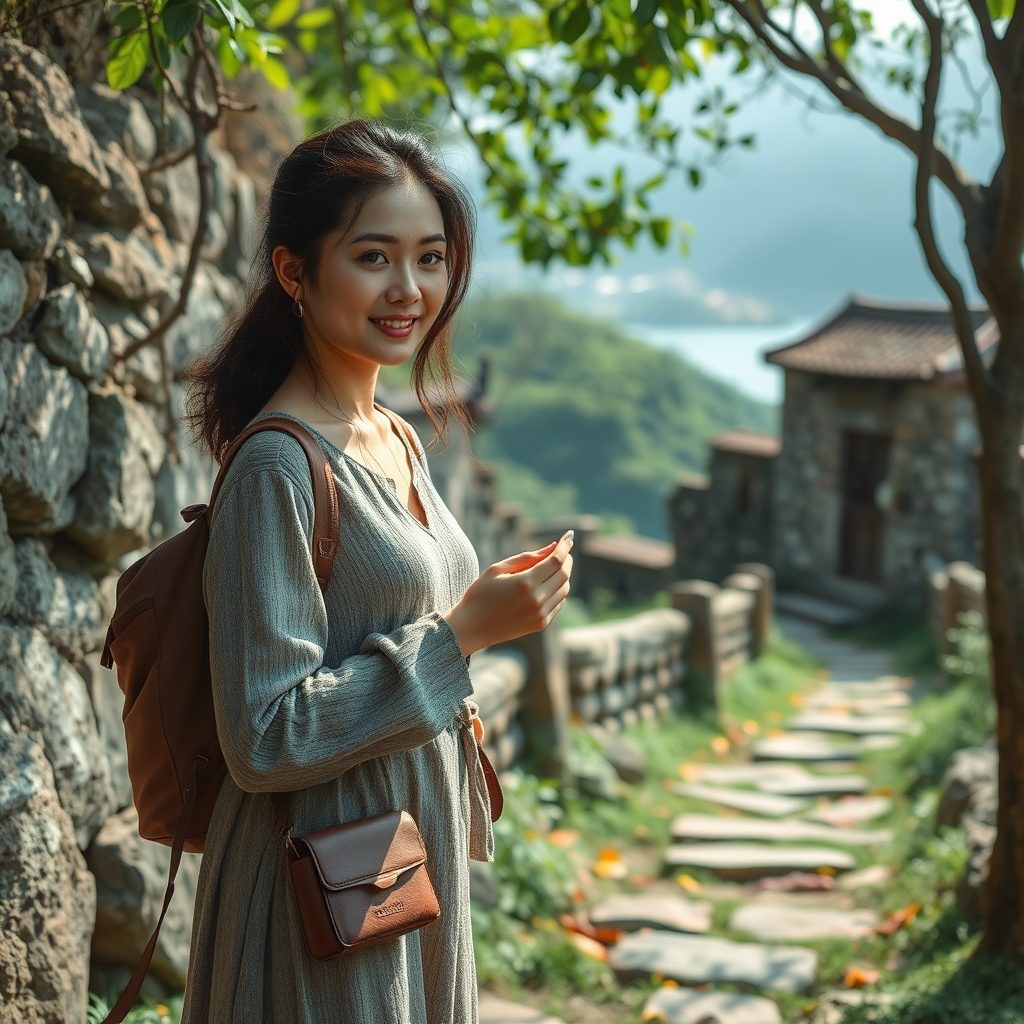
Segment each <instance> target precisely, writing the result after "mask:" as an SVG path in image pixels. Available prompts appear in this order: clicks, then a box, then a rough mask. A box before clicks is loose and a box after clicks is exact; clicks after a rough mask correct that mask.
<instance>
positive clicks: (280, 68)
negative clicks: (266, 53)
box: [260, 57, 291, 91]
mask: <svg viewBox="0 0 1024 1024" xmlns="http://www.w3.org/2000/svg"><path fill="white" fill-rule="evenodd" d="M260 71H262V72H263V77H264V78H265V79H266V80H267V82H269V83H270V85H271V86H273V88H275V89H280V90H282V91H283V90H285V89H287V88H288V86H289V85H291V80H290V78H289V77H288V69H287V68H286V67H285V66H284V65H283V64H282V63H281V62H280V61H279V60H276V59H275V58H274V57H268V58H267V59H266V60H265V61H264V62H263V63H262V64H261V65H260Z"/></svg>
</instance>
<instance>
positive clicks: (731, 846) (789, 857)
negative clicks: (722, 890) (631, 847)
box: [665, 842, 856, 879]
mask: <svg viewBox="0 0 1024 1024" xmlns="http://www.w3.org/2000/svg"><path fill="white" fill-rule="evenodd" d="M665 863H666V864H670V865H671V866H673V867H688V868H708V869H709V870H711V871H714V872H715V873H716V874H717V875H720V876H721V877H722V878H730V879H750V878H764V877H765V876H766V875H785V874H788V873H789V872H791V871H815V870H817V869H818V868H831V869H832V870H833V871H849V870H850V869H851V868H853V867H855V866H856V861H854V859H853V857H851V856H850V854H848V853H846V852H845V851H844V850H837V849H835V848H834V847H827V846H775V845H771V844H768V843H739V842H735V843H734V842H725V843H677V844H675V845H674V846H670V847H669V848H668V849H667V850H666V851H665Z"/></svg>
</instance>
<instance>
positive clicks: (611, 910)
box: [588, 896, 715, 934]
mask: <svg viewBox="0 0 1024 1024" xmlns="http://www.w3.org/2000/svg"><path fill="white" fill-rule="evenodd" d="M714 909H715V907H714V904H713V903H709V902H708V901H707V900H688V899H684V898H683V897H681V896H611V897H609V898H608V899H606V900H602V901H601V902H600V903H599V904H598V905H597V906H596V907H594V909H593V910H591V911H590V913H589V915H588V916H589V918H590V923H591V924H593V925H596V926H597V927H599V928H617V929H618V930H619V931H623V932H635V931H638V930H639V929H640V928H661V929H663V930H665V931H677V932H696V933H698V934H703V933H704V932H706V931H708V929H709V928H710V927H711V914H712V912H713V911H714Z"/></svg>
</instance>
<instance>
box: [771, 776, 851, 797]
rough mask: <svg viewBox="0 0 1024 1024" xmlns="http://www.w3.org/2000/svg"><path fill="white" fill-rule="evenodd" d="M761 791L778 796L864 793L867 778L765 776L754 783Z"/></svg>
mask: <svg viewBox="0 0 1024 1024" xmlns="http://www.w3.org/2000/svg"><path fill="white" fill-rule="evenodd" d="M756 785H757V788H758V789H759V790H761V792H762V793H777V794H779V795H780V796H845V795H846V794H857V793H866V792H867V789H868V780H867V779H865V778H864V776H863V775H811V774H810V773H809V772H808V773H806V777H805V778H800V777H799V776H796V775H794V776H791V777H788V778H787V777H779V778H775V777H774V776H767V777H766V778H764V779H762V780H761V781H760V782H758V783H756Z"/></svg>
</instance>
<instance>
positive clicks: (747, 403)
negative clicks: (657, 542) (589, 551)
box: [457, 293, 776, 537]
mask: <svg viewBox="0 0 1024 1024" xmlns="http://www.w3.org/2000/svg"><path fill="white" fill-rule="evenodd" d="M457 351H458V357H459V359H460V360H461V363H462V365H463V367H464V369H465V372H467V373H472V372H475V370H476V367H477V364H478V361H479V359H480V357H481V356H484V355H486V356H488V357H490V360H491V379H490V384H489V387H488V391H489V394H490V397H491V399H492V400H493V401H494V403H495V409H494V417H493V424H492V425H491V426H490V427H489V428H488V429H486V430H484V431H482V432H481V435H480V436H479V438H478V439H477V452H478V454H479V456H480V457H481V458H484V459H490V460H493V461H495V462H497V463H499V464H500V465H501V467H502V472H501V476H500V485H501V490H502V498H503V500H506V501H518V502H520V503H522V504H523V506H524V508H525V510H526V514H527V515H528V516H529V517H531V518H539V517H543V516H548V515H559V514H568V513H572V512H594V513H598V514H600V515H603V516H606V517H607V518H608V520H609V522H610V523H612V524H616V525H618V526H620V527H622V526H633V527H635V529H636V530H637V531H638V532H640V533H644V534H647V535H649V536H654V537H666V536H667V534H668V531H667V527H666V523H665V512H664V506H665V498H666V497H667V496H668V494H669V492H670V491H671V490H672V487H673V486H674V484H675V482H676V480H677V478H678V477H679V475H680V474H681V473H684V472H701V471H703V470H704V468H705V465H706V462H707V451H706V447H705V442H706V441H707V439H708V438H709V437H711V436H713V435H714V434H717V433H719V432H721V431H723V430H728V429H730V428H732V427H736V426H744V427H749V428H751V429H753V430H762V431H773V430H775V429H776V412H775V410H774V409H773V408H772V407H771V406H768V405H765V404H763V403H761V402H757V401H755V400H753V399H751V398H747V397H746V396H744V395H742V394H740V393H739V392H738V391H736V390H734V389H733V388H731V387H729V386H728V385H727V384H724V383H722V382H720V381H717V380H714V379H712V378H710V377H708V376H706V375H705V374H703V373H701V372H700V371H699V370H697V369H695V368H694V367H693V366H691V365H690V364H689V363H687V362H685V361H684V360H683V359H681V358H680V357H679V356H677V355H675V354H673V353H671V352H665V351H662V350H660V349H656V348H653V347H651V346H650V345H647V344H645V343H644V342H642V341H639V340H637V339H635V338H631V337H630V336H629V335H628V334H626V333H625V332H624V331H623V329H622V328H621V327H619V326H618V325H616V324H614V323H610V322H607V321H598V320H594V319H590V318H587V317H585V316H581V315H580V314H578V313H575V312H573V311H571V310H569V309H567V308H566V307H565V306H564V305H562V304H561V303H560V302H559V301H558V300H557V299H556V298H553V297H551V296H547V295H542V294H536V293H533V294H520V295H505V296H500V297H490V298H486V299H481V300H477V301H476V302H473V303H471V304H469V305H468V306H467V308H466V309H465V310H464V311H463V313H462V314H461V315H460V327H459V332H458V339H457Z"/></svg>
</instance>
